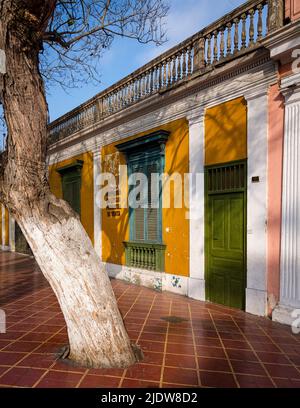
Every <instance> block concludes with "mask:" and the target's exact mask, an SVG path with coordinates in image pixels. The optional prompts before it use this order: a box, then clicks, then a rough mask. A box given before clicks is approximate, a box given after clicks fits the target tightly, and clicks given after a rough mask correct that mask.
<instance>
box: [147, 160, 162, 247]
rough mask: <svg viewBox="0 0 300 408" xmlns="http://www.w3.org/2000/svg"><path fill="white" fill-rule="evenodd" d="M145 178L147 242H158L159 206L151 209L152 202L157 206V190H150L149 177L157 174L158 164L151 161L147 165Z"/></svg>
mask: <svg viewBox="0 0 300 408" xmlns="http://www.w3.org/2000/svg"><path fill="white" fill-rule="evenodd" d="M146 171H147V177H148V181H149V182H148V208H147V216H146V223H147V239H148V241H158V240H159V233H158V230H159V228H158V227H159V225H158V222H159V211H161V208H160V205H159V208H154V207H152V204H153V203H154V202H158V204H159V188H158V190H157V191H154V190H153V189H151V186H152V183H151V176H152V173H158V163H157V161H152V162H151V163H149V164H148V165H147V169H146Z"/></svg>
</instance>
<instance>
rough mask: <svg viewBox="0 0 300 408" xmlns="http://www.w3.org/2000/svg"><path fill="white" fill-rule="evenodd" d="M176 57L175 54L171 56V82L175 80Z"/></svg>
mask: <svg viewBox="0 0 300 408" xmlns="http://www.w3.org/2000/svg"><path fill="white" fill-rule="evenodd" d="M176 59H177V54H174V55H173V58H172V84H174V83H175V82H176V80H177V73H176V62H177V61H176Z"/></svg>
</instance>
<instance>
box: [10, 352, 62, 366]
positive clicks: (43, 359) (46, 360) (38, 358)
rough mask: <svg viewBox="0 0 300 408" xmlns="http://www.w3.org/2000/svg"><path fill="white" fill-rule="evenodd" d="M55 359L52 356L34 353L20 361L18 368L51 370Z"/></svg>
mask: <svg viewBox="0 0 300 408" xmlns="http://www.w3.org/2000/svg"><path fill="white" fill-rule="evenodd" d="M54 362H55V359H54V358H53V355H52V354H37V353H32V354H29V355H28V356H27V357H25V358H24V359H23V360H21V361H19V362H18V364H17V366H18V367H21V366H22V367H31V368H49V367H50V366H51V365H52V364H53V363H54Z"/></svg>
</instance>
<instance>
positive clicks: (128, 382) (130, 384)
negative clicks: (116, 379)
mask: <svg viewBox="0 0 300 408" xmlns="http://www.w3.org/2000/svg"><path fill="white" fill-rule="evenodd" d="M122 388H159V383H158V382H150V381H142V380H132V379H129V378H124V380H123V383H122Z"/></svg>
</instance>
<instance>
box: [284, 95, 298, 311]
mask: <svg viewBox="0 0 300 408" xmlns="http://www.w3.org/2000/svg"><path fill="white" fill-rule="evenodd" d="M299 136H300V99H299V98H298V99H297V101H293V103H291V102H288V103H286V106H285V130H284V156H283V191H282V229H281V267H280V271H281V281H280V304H281V305H284V306H290V307H294V308H300V275H299V268H300V217H299V213H300V177H299V174H300V138H299Z"/></svg>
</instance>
